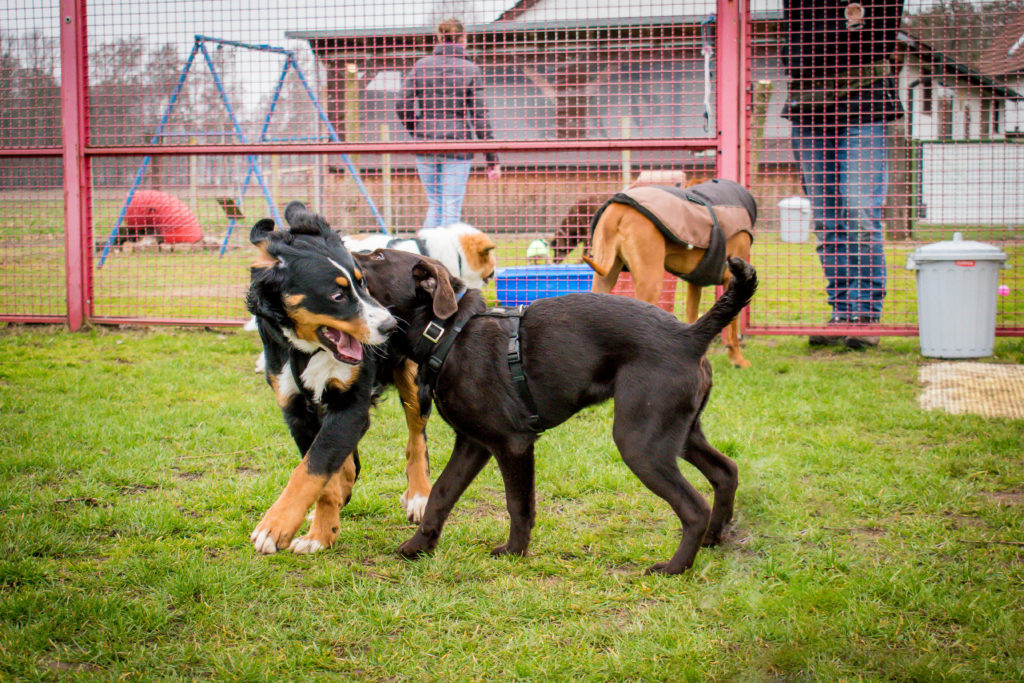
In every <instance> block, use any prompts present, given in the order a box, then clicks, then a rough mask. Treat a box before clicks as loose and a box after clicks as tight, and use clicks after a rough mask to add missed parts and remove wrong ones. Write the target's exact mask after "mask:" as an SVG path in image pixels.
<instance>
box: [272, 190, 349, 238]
mask: <svg viewBox="0 0 1024 683" xmlns="http://www.w3.org/2000/svg"><path fill="white" fill-rule="evenodd" d="M284 219H285V220H286V221H288V227H290V228H291V232H292V234H294V235H313V236H319V237H322V238H323V239H324V242H326V243H327V245H328V246H330V247H334V248H344V245H343V244H342V242H341V238H340V237H339V236H338V233H336V232H334V231H333V230H331V226H330V224H328V222H327V221H326V220H325V219H324V217H323V216H320V215H319V214H315V213H313V212H312V211H310V210H309V209H307V208H306V205H305V204H303V203H302V202H300V201H297V200H295V201H290V202H288V206H286V207H285V208H284Z"/></svg>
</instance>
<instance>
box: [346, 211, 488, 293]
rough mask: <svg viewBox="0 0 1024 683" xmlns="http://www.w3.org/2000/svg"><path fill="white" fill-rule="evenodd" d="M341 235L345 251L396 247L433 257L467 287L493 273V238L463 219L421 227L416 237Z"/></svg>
mask: <svg viewBox="0 0 1024 683" xmlns="http://www.w3.org/2000/svg"><path fill="white" fill-rule="evenodd" d="M342 239H343V240H344V241H345V246H346V247H348V250H349V251H354V252H370V251H373V250H375V249H400V250H402V251H408V252H410V253H413V254H422V255H423V256H429V257H430V258H433V259H437V260H438V261H440V262H441V263H442V264H443V265H444V267H445V268H447V269H448V272H449V273H451V274H452V275H454V276H455V277H457V278H459V279H460V280H462V281H463V282H464V283H465V284H466V286H467V287H469V288H471V289H481V288H482V287H483V286H484V285H486V284H487V281H488V280H489V279H491V277H492V276H493V275H494V266H495V262H494V253H493V252H494V242H492V241H491V238H490V237H488V236H487V235H485V234H484V233H482V232H480V231H479V230H477V229H476V228H474V227H473V226H472V225H469V224H467V223H452V224H451V225H446V226H443V227H440V228H423V229H422V230H420V231H419V232H417V233H416V237H391V236H389V235H348V236H346V237H343V238H342Z"/></svg>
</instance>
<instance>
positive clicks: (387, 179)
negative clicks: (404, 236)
mask: <svg viewBox="0 0 1024 683" xmlns="http://www.w3.org/2000/svg"><path fill="white" fill-rule="evenodd" d="M380 141H381V142H391V129H390V128H389V127H388V124H386V123H382V124H380ZM380 173H381V186H382V187H381V190H382V192H383V193H384V225H386V226H388V229H389V230H390V229H391V228H392V226H393V225H394V220H393V216H394V203H393V202H394V198H393V197H392V196H391V155H390V154H383V155H381V169H380Z"/></svg>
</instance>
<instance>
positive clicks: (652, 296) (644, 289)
mask: <svg viewBox="0 0 1024 683" xmlns="http://www.w3.org/2000/svg"><path fill="white" fill-rule="evenodd" d="M620 230H622V231H623V236H624V237H623V239H622V242H621V244H620V247H619V249H620V251H621V257H622V260H623V261H625V262H626V264H627V265H628V266H629V272H630V274H631V275H632V276H633V289H634V291H635V293H636V298H637V299H639V300H640V301H646V302H647V303H649V304H657V303H658V299H660V298H661V290H662V289H663V288H664V282H665V253H666V249H665V238H664V237H662V236H661V233H659V232H658V229H657V228H656V227H655V226H654V224H653V223H651V222H650V221H649V220H647V218H645V217H644V216H642V215H640V214H639V213H635V214H628V215H627V216H626V217H625V218H623V221H622V224H621V226H620Z"/></svg>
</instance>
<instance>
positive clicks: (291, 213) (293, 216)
mask: <svg viewBox="0 0 1024 683" xmlns="http://www.w3.org/2000/svg"><path fill="white" fill-rule="evenodd" d="M308 213H309V209H307V208H306V205H305V204H303V203H302V202H300V201H298V200H293V201H290V202H288V206H286V207H284V219H285V220H286V221H288V225H290V226H292V227H295V225H296V223H298V222H299V221H300V220H302V218H303V217H304V215H305V214H308Z"/></svg>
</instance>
